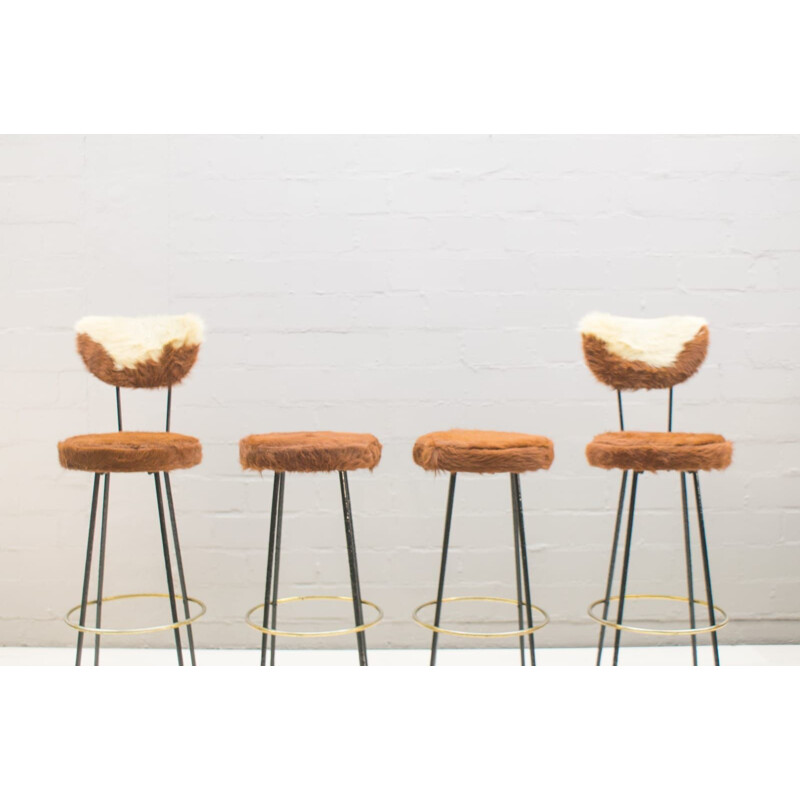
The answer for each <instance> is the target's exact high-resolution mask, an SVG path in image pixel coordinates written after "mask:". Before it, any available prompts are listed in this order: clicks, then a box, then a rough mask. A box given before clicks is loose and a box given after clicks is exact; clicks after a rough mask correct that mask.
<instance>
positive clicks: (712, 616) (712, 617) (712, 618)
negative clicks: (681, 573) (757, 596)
mask: <svg viewBox="0 0 800 800" xmlns="http://www.w3.org/2000/svg"><path fill="white" fill-rule="evenodd" d="M692 475H693V477H694V496H695V500H696V502H697V523H698V525H699V527H700V552H701V553H702V556H703V573H704V575H705V582H706V601H707V602H708V621H709V623H710V624H711V625H716V624H717V619H716V613H715V611H714V595H713V594H712V592H711V570H710V568H709V565H708V543H707V541H706V524H705V521H704V519H703V501H702V499H701V497H700V478H699V477H698V475H697V473H696V472H694V473H692ZM711 646H712V649H713V650H714V665H715V666H717V667H718V666H719V644H718V642H717V632H716V631H711Z"/></svg>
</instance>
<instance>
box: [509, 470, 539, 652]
mask: <svg viewBox="0 0 800 800" xmlns="http://www.w3.org/2000/svg"><path fill="white" fill-rule="evenodd" d="M511 478H512V480H513V481H514V501H515V505H516V507H517V520H518V522H519V550H520V553H521V555H522V583H523V585H524V587H525V608H526V609H527V612H528V627H529V628H532V627H533V609H532V608H531V579H530V575H529V573H528V545H527V542H526V541H525V518H524V516H523V513H522V488H521V486H520V480H519V475H517V474H513V475H512V476H511ZM528 645H529V646H530V649H531V666H532V667H535V666H536V649H535V647H534V641H533V634H532V633H529V634H528Z"/></svg>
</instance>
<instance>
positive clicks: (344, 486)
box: [339, 471, 367, 667]
mask: <svg viewBox="0 0 800 800" xmlns="http://www.w3.org/2000/svg"><path fill="white" fill-rule="evenodd" d="M339 486H340V487H341V490H342V512H343V514H344V533H345V537H346V539H347V561H348V564H349V565H350V586H351V588H352V593H353V616H354V618H355V621H356V627H358V626H360V625H363V624H364V609H363V607H362V605H361V584H360V582H359V578H358V559H357V557H356V537H355V533H354V531H353V511H352V508H351V506H350V487H349V485H348V482H347V473H346V472H343V471H340V472H339ZM356 641H357V642H358V663H359V665H360V666H362V667H366V666H367V637H366V635H365V633H364V631H359V632H358V633H357V634H356Z"/></svg>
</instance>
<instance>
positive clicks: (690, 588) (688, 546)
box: [670, 389, 697, 666]
mask: <svg viewBox="0 0 800 800" xmlns="http://www.w3.org/2000/svg"><path fill="white" fill-rule="evenodd" d="M670 398H672V389H670ZM681 508H682V510H683V540H684V551H685V553H686V588H687V595H688V597H689V627H691V628H695V627H697V620H696V619H695V613H694V579H693V577H692V540H691V536H690V532H689V506H688V502H687V499H686V473H685V472H681ZM692 663H693V664H694V666H697V637H696V636H692Z"/></svg>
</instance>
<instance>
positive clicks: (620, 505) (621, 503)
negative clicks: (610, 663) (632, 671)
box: [595, 470, 628, 667]
mask: <svg viewBox="0 0 800 800" xmlns="http://www.w3.org/2000/svg"><path fill="white" fill-rule="evenodd" d="M627 486H628V470H625V471H624V472H623V473H622V482H621V483H620V487H619V501H618V502H617V519H616V521H615V523H614V540H613V541H612V543H611V560H610V561H609V564H608V580H607V581H606V599H605V602H604V603H603V619H608V604H609V602H610V598H611V589H612V587H613V585H614V570H615V569H616V564H617V550H619V531H620V528H621V527H622V512H623V509H624V508H625V492H626V489H627ZM605 638H606V626H605V625H601V626H600V635H599V637H598V639H597V661H596V662H595V664H596V666H598V667H599V666H600V664H601V662H602V660H603V643H604V642H605Z"/></svg>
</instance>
